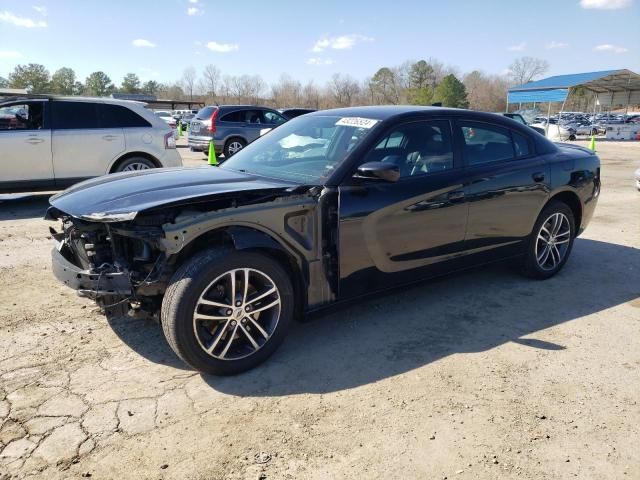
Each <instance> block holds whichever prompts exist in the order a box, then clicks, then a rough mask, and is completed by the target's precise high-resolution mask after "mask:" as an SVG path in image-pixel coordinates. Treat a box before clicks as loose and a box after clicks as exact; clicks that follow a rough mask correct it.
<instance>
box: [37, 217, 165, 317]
mask: <svg viewBox="0 0 640 480" xmlns="http://www.w3.org/2000/svg"><path fill="white" fill-rule="evenodd" d="M155 217H163V218H155ZM164 217H165V215H154V216H152V217H149V216H147V217H141V218H139V219H137V220H135V221H123V219H121V218H114V219H112V218H101V219H100V220H99V221H98V220H97V219H96V221H88V220H85V219H79V218H75V217H73V216H70V215H67V214H65V213H64V212H61V211H60V210H58V209H56V208H55V207H51V208H49V210H48V211H47V216H46V218H47V219H48V220H60V221H61V223H62V231H60V232H58V231H56V230H55V229H54V228H52V227H51V228H50V232H51V236H52V237H53V238H54V240H55V241H56V246H55V248H54V250H53V252H52V269H53V273H54V275H55V276H56V278H57V279H58V280H60V281H61V282H62V283H64V284H65V285H67V286H68V287H70V288H73V289H74V290H76V291H77V292H78V294H79V295H81V296H84V297H88V298H91V299H93V300H95V301H96V302H97V303H98V305H100V306H102V307H104V308H107V307H113V306H115V305H122V306H123V310H125V311H126V309H128V307H129V305H130V304H132V305H135V306H138V307H141V308H143V309H145V310H148V311H157V309H158V307H159V302H160V301H161V300H160V298H161V297H160V296H161V295H162V293H164V290H165V288H166V283H167V275H165V270H166V263H167V259H166V256H165V254H164V253H163V251H162V250H161V249H160V248H159V246H160V243H159V241H160V239H161V238H162V237H163V231H162V228H161V227H160V226H159V225H161V224H162V223H165V221H167V220H168V219H166V218H164Z"/></svg>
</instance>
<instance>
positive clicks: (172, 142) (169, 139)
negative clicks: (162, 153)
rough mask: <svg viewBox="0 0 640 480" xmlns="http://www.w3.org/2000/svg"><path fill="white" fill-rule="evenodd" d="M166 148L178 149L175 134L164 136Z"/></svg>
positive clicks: (170, 133)
mask: <svg viewBox="0 0 640 480" xmlns="http://www.w3.org/2000/svg"><path fill="white" fill-rule="evenodd" d="M164 148H165V150H170V149H175V148H176V138H175V137H174V136H173V132H169V133H165V134H164Z"/></svg>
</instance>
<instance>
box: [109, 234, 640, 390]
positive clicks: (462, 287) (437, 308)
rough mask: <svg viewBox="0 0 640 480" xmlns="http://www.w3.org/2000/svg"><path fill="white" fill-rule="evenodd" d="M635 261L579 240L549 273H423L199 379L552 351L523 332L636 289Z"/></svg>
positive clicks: (326, 385)
mask: <svg viewBox="0 0 640 480" xmlns="http://www.w3.org/2000/svg"><path fill="white" fill-rule="evenodd" d="M639 266H640V250H638V249H635V248H631V247H626V246H622V245H616V244H612V243H605V242H599V241H594V240H588V239H578V240H577V241H576V243H575V246H574V249H573V252H572V258H571V259H570V260H569V262H568V263H567V265H566V266H565V269H564V270H563V271H562V272H561V273H560V274H559V275H557V276H556V277H555V278H552V279H550V280H547V281H543V282H541V281H534V280H529V279H526V278H523V277H520V276H519V275H517V274H516V273H514V272H513V271H511V270H510V269H509V268H507V267H505V266H496V267H491V268H483V269H482V270H473V271H470V272H467V273H464V274H459V275H455V276H450V277H445V278H441V279H439V280H435V281H430V282H424V283H421V284H418V285H416V286H414V287H411V288H409V289H405V290H404V291H403V292H401V293H394V294H388V295H384V296H382V297H378V298H376V299H375V300H368V301H360V302H358V303H355V304H354V305H352V306H350V307H348V308H344V309H341V310H339V311H336V312H334V313H330V314H324V315H320V316H319V317H317V318H315V319H314V320H313V321H312V322H308V323H303V324H299V325H296V326H295V327H294V329H293V330H292V332H291V333H290V335H289V337H288V338H287V339H286V340H285V342H284V344H283V345H282V347H281V348H280V350H279V351H278V352H276V354H275V355H273V356H272V357H271V358H270V359H269V360H267V361H266V363H264V364H262V365H260V366H259V367H257V368H255V369H254V370H251V371H249V372H246V373H244V374H242V375H238V376H235V377H226V378H225V377H213V376H203V378H204V379H205V381H206V382H207V383H208V384H209V385H210V386H211V387H212V388H214V389H216V390H218V391H222V392H226V393H229V394H234V395H240V396H280V395H289V394H298V393H326V392H333V391H337V390H342V389H347V388H352V387H357V386H360V385H364V384H368V383H371V382H376V381H379V380H381V379H384V378H388V377H391V376H394V375H398V374H401V373H404V372H407V371H410V370H413V369H415V368H418V367H421V366H423V365H426V364H429V363H431V362H434V361H437V360H438V359H440V358H443V357H446V356H448V355H451V354H455V353H467V352H482V351H486V350H489V349H492V348H494V347H497V346H499V345H502V344H504V343H506V342H516V343H518V344H520V345H522V348H536V349H544V350H547V351H551V352H553V353H555V354H561V351H562V350H564V349H565V346H564V345H556V344H553V343H549V342H545V341H543V340H538V339H535V338H523V337H526V336H531V335H534V334H535V333H536V332H539V331H541V330H544V329H546V328H549V327H553V326H555V325H558V324H561V323H564V322H569V321H574V320H579V319H581V317H584V316H585V315H589V314H593V313H597V312H599V311H602V310H605V309H608V308H611V307H614V306H616V305H620V304H622V303H625V302H628V301H630V300H633V299H635V298H638V297H640V268H639ZM112 326H113V328H114V330H115V331H116V333H117V334H118V335H119V336H120V338H121V339H122V340H123V341H124V342H125V343H126V344H128V345H129V346H130V347H131V348H133V349H135V350H136V351H137V352H138V353H140V354H141V355H143V356H145V357H146V358H148V359H149V360H151V361H153V362H158V363H166V364H168V365H171V366H174V367H179V368H184V365H182V364H181V363H180V361H179V360H178V359H177V358H176V357H175V356H174V355H173V353H172V351H171V350H170V348H169V346H168V345H167V343H166V342H165V340H164V338H163V337H162V330H161V328H160V327H159V326H157V325H156V324H152V323H151V322H146V323H145V322H142V323H140V321H133V323H131V321H129V322H127V321H126V319H123V320H122V321H117V322H114V323H112ZM461 361H463V360H461Z"/></svg>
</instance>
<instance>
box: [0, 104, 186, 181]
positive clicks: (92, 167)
mask: <svg viewBox="0 0 640 480" xmlns="http://www.w3.org/2000/svg"><path fill="white" fill-rule="evenodd" d="M180 165H182V160H181V159H180V156H179V155H178V152H177V151H176V144H175V139H174V137H173V133H172V132H171V129H170V128H169V127H168V126H167V124H166V123H164V122H163V121H162V120H161V119H160V118H158V117H157V116H156V115H154V113H153V112H152V111H150V110H147V109H146V108H145V105H144V104H143V103H139V102H133V101H127V100H114V99H110V98H82V97H44V96H43V97H37V96H32V97H25V98H20V99H12V100H7V101H4V102H2V103H0V192H16V191H34V190H53V189H61V188H66V187H68V186H69V185H72V184H74V183H76V182H79V181H81V180H84V179H86V178H90V177H97V176H99V175H104V174H106V173H113V172H122V171H131V170H144V169H148V168H156V167H175V166H180Z"/></svg>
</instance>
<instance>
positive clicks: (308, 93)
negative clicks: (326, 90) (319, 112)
mask: <svg viewBox="0 0 640 480" xmlns="http://www.w3.org/2000/svg"><path fill="white" fill-rule="evenodd" d="M302 102H303V104H304V106H305V107H310V108H316V109H317V108H320V90H319V89H318V87H316V86H315V84H314V83H313V80H311V81H309V83H307V84H306V85H305V86H304V88H303V89H302Z"/></svg>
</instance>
